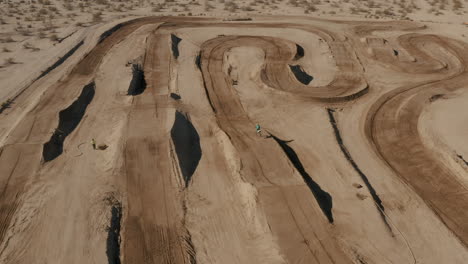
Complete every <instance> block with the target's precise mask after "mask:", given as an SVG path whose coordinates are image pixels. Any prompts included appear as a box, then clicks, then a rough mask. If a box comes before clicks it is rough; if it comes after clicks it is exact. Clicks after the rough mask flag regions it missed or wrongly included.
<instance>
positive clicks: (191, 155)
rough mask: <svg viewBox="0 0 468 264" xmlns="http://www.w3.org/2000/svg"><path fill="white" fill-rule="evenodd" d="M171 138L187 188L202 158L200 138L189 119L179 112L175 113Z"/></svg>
mask: <svg viewBox="0 0 468 264" xmlns="http://www.w3.org/2000/svg"><path fill="white" fill-rule="evenodd" d="M171 137H172V141H173V142H174V146H175V150H176V154H177V157H178V159H179V166H180V170H181V171H182V176H183V177H184V181H185V188H187V187H188V186H189V183H190V180H191V178H192V175H193V173H194V172H195V170H196V169H197V166H198V163H199V162H200V159H201V156H202V150H201V147H200V137H199V135H198V133H197V130H196V129H195V127H194V126H193V125H192V123H191V122H190V120H189V118H188V117H187V116H186V115H185V114H183V113H181V112H179V111H176V113H175V121H174V125H173V126H172V129H171Z"/></svg>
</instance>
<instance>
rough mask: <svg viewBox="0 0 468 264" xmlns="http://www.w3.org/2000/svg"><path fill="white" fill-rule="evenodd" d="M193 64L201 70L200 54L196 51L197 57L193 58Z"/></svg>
mask: <svg viewBox="0 0 468 264" xmlns="http://www.w3.org/2000/svg"><path fill="white" fill-rule="evenodd" d="M195 64H196V65H197V67H198V69H199V70H201V54H200V53H198V55H197V57H196V58H195Z"/></svg>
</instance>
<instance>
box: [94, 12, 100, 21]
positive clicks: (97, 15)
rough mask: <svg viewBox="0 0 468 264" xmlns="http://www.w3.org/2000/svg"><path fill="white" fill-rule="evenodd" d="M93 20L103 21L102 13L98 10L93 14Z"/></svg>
mask: <svg viewBox="0 0 468 264" xmlns="http://www.w3.org/2000/svg"><path fill="white" fill-rule="evenodd" d="M93 21H94V22H101V21H102V13H101V12H97V13H94V14H93Z"/></svg>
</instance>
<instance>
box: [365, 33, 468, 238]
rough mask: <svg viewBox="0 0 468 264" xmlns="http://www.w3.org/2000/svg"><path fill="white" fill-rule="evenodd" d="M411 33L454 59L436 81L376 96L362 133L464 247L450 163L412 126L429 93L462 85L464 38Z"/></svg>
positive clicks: (463, 211) (460, 191) (462, 195)
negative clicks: (376, 99)
mask: <svg viewBox="0 0 468 264" xmlns="http://www.w3.org/2000/svg"><path fill="white" fill-rule="evenodd" d="M412 38H413V41H420V42H423V41H426V42H427V41H432V42H435V44H436V45H439V46H440V47H441V48H443V49H445V50H447V51H448V52H449V53H450V54H453V55H454V57H455V58H456V59H457V60H459V62H460V64H459V63H458V62H453V61H449V62H448V63H446V65H447V67H443V69H441V70H444V71H445V68H447V69H448V72H449V73H450V74H449V76H447V77H445V78H443V79H441V80H435V81H428V82H425V83H422V84H419V85H413V86H404V87H400V88H398V89H396V90H394V91H391V92H389V93H388V94H385V95H384V96H382V97H381V98H380V99H379V100H378V101H377V102H376V103H375V104H374V105H373V106H372V108H371V110H370V111H369V113H368V115H367V121H366V135H367V137H368V139H369V140H370V142H372V144H373V145H374V147H375V149H376V151H377V153H378V154H379V155H380V156H381V157H382V159H383V160H384V161H385V162H386V163H387V164H388V165H389V167H391V168H392V169H393V171H394V172H395V173H396V175H398V176H399V177H400V178H401V179H402V180H403V181H404V182H406V183H407V184H408V185H410V186H411V187H412V188H413V189H414V190H415V192H416V193H417V194H418V195H419V196H420V197H421V198H422V199H423V200H424V201H425V202H426V203H427V205H428V206H429V207H430V208H432V210H433V211H434V212H435V213H436V214H437V215H438V216H439V217H440V219H441V220H442V222H444V223H445V225H446V226H447V227H448V228H449V229H450V230H452V231H453V232H454V233H455V234H456V235H457V236H458V237H459V238H460V240H461V241H462V242H463V243H464V244H465V246H466V245H467V244H468V232H467V230H468V226H467V223H468V222H467V221H466V219H468V206H467V203H466V200H468V192H467V190H466V189H465V187H464V186H463V184H461V183H459V182H458V180H457V179H456V177H454V176H453V175H451V171H450V168H449V167H448V166H447V165H446V164H444V163H442V161H441V160H439V159H438V158H437V157H436V156H434V154H433V153H432V151H431V150H429V149H427V148H426V147H425V145H424V143H423V142H422V139H421V137H420V135H419V132H418V127H417V126H418V121H419V116H420V115H421V113H422V111H423V109H424V107H425V106H426V104H427V103H426V102H429V101H430V100H429V99H430V98H431V97H432V96H433V95H434V94H440V93H443V92H450V91H456V90H457V89H463V88H464V84H465V83H466V82H467V81H468V72H467V66H468V51H467V50H468V48H467V46H466V44H464V43H461V42H458V41H454V40H450V39H447V38H443V37H436V36H433V35H429V36H426V35H419V36H413V37H412ZM401 39H404V38H401ZM406 48H407V49H408V52H409V53H410V54H413V52H414V53H419V54H421V53H422V51H420V50H419V49H418V47H417V46H415V45H413V46H407V47H406ZM428 59H429V58H428ZM429 72H432V71H431V69H430V68H429Z"/></svg>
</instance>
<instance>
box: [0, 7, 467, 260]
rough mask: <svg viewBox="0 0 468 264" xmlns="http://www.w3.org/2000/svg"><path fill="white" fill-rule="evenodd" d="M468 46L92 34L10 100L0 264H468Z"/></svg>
mask: <svg viewBox="0 0 468 264" xmlns="http://www.w3.org/2000/svg"><path fill="white" fill-rule="evenodd" d="M455 28H458V27H455ZM458 29H459V28H458ZM453 34H454V31H452V32H451V33H446V32H440V28H437V27H432V26H430V25H429V26H428V25H427V24H424V23H421V22H414V21H373V22H372V23H369V22H368V21H358V20H356V19H353V20H350V21H344V20H327V19H321V18H311V17H301V16H260V15H259V16H249V17H236V18H230V19H227V18H226V17H224V18H215V17H188V16H177V17H163V16H158V17H156V16H147V17H138V18H131V19H130V18H125V19H121V20H115V21H112V22H109V23H102V24H96V25H93V26H90V27H87V28H84V29H80V30H79V31H77V32H76V33H74V34H73V35H72V36H70V37H69V38H67V39H66V40H64V42H62V43H60V44H57V47H58V48H57V50H56V51H55V53H54V54H56V55H54V56H48V55H51V53H50V52H49V53H46V52H44V53H40V54H42V55H41V56H42V57H43V58H44V60H37V59H36V60H34V61H35V63H32V64H26V63H25V65H24V67H23V70H24V69H28V71H27V72H25V73H22V72H21V68H22V67H21V65H13V66H11V67H16V68H10V70H9V71H11V69H15V70H14V71H11V72H14V74H11V75H10V77H8V78H5V79H4V80H3V81H2V82H1V83H2V86H3V85H5V84H9V85H8V87H7V85H5V86H4V87H6V88H4V87H1V88H2V91H1V94H0V95H1V97H2V100H3V102H4V103H3V105H2V107H1V109H0V263H9V264H10V263H109V264H114V263H125V264H143V263H154V264H160V263H167V264H169V263H175V264H179V263H190V264H195V263H197V264H203V263H220V264H231V263H236V264H237V263H238V264H244V263H252V264H257V263H265V264H267V263H268V264H271V263H291V264H293V263H294V264H296V263H307V264H311V263H312V264H313V263H317V264H318V263H356V264H363V263H364V264H371V263H376V264H381V263H382V264H386V263H398V264H400V263H401V264H406V263H408V264H415V263H424V264H426V263H434V264H439V263H448V264H458V263H459V264H463V263H467V260H468V250H467V245H468V148H467V146H468V137H467V136H468V126H467V124H468V119H467V118H468V115H467V113H468V107H467V106H468V96H467V94H468V92H467V91H468V43H467V42H466V40H464V39H463V37H455V36H453V37H452V36H451V35H453ZM38 52H39V51H38ZM42 57H41V58H42ZM3 70H5V71H7V70H8V68H6V69H3ZM0 74H1V73H0Z"/></svg>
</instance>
